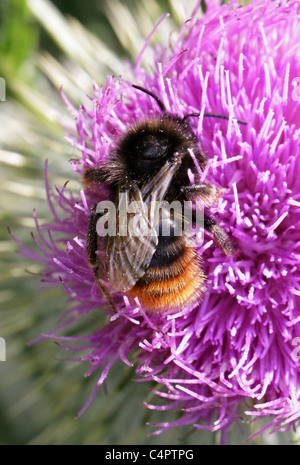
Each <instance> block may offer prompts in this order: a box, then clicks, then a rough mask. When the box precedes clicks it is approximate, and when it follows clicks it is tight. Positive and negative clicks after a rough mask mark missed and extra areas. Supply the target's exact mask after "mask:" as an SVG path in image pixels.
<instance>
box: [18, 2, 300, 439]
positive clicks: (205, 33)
mask: <svg viewBox="0 0 300 465" xmlns="http://www.w3.org/2000/svg"><path fill="white" fill-rule="evenodd" d="M298 9H299V2H297V1H291V2H281V3H280V5H278V4H277V3H276V2H258V1H254V2H253V3H252V4H251V5H248V6H244V7H242V8H237V4H236V3H235V2H233V3H231V4H230V5H223V6H222V7H220V8H210V9H209V10H208V11H207V12H206V14H205V16H204V17H203V18H201V19H200V20H197V19H196V13H194V14H193V15H192V17H191V20H190V21H188V22H186V23H185V24H184V25H183V26H182V29H181V31H180V33H179V37H178V39H177V40H176V42H175V43H174V44H171V45H170V46H169V48H167V47H165V46H162V45H158V46H156V47H155V48H154V49H153V50H152V53H153V63H154V65H153V68H152V72H151V74H149V73H148V72H146V71H145V70H144V69H143V67H142V65H141V63H142V53H143V51H142V53H141V55H140V56H139V57H138V58H137V61H136V66H135V68H134V69H131V70H129V73H130V75H133V76H134V81H135V83H138V84H139V85H141V86H143V87H145V88H147V89H149V90H151V91H153V92H155V94H157V95H159V97H160V98H161V100H162V101H163V102H164V105H165V106H166V108H167V110H168V111H169V112H170V113H173V114H178V115H180V116H184V115H185V114H187V113H195V112H200V113H201V116H200V117H199V118H198V119H196V120H194V121H193V122H192V125H193V130H194V131H195V133H196V134H197V136H198V138H199V145H200V147H201V150H202V151H203V152H204V153H205V154H206V156H207V158H208V159H209V162H208V164H207V167H206V169H205V172H203V173H202V174H201V175H202V179H207V180H209V181H210V182H213V183H214V184H216V185H217V186H219V187H222V188H224V189H225V192H224V194H223V196H222V198H220V199H219V201H218V203H217V205H215V207H214V212H215V214H217V215H218V216H219V219H220V222H221V224H222V225H223V226H224V227H225V228H226V229H227V230H228V231H230V234H231V235H232V237H233V238H235V239H236V240H237V241H238V243H239V246H240V250H241V254H240V256H239V257H236V258H226V257H224V255H223V254H222V252H221V251H220V250H219V249H218V248H217V247H216V246H215V245H214V243H213V241H212V240H211V237H209V236H208V235H205V242H204V244H203V246H202V247H200V248H199V249H198V254H199V256H202V257H203V260H204V264H205V272H206V275H207V290H206V293H205V295H204V297H202V298H201V299H199V301H198V302H197V303H196V304H193V305H191V306H187V307H185V308H182V309H181V310H180V311H178V312H177V313H172V314H163V315H153V314H151V315H149V314H147V313H145V311H144V310H143V308H142V307H141V306H140V305H139V302H138V301H137V302H136V304H135V305H134V306H133V305H132V304H131V303H130V302H129V300H128V299H127V298H126V297H125V296H123V295H121V294H119V295H117V296H116V297H115V305H116V308H117V312H116V313H113V312H112V311H111V309H110V308H109V307H107V302H106V300H105V298H104V297H103V296H102V295H101V294H100V293H99V291H98V289H97V287H96V285H95V282H94V277H93V270H92V269H91V268H90V267H89V264H88V260H87V254H86V236H87V228H88V217H89V214H90V210H91V207H92V206H93V205H94V204H95V202H97V201H100V200H102V199H104V198H106V197H107V192H106V191H105V189H104V186H103V188H102V186H99V192H97V193H96V194H95V193H90V192H84V191H83V190H81V192H80V196H78V197H76V196H74V195H71V194H69V193H68V190H67V186H66V185H65V186H63V187H62V188H58V189H57V192H56V193H55V194H54V193H53V192H52V190H51V189H50V186H49V184H48V181H47V167H46V176H45V178H46V191H47V197H48V202H49V206H50V209H51V212H52V214H53V223H52V224H49V225H47V226H46V228H45V227H43V228H42V227H41V226H40V225H39V223H38V220H37V218H36V216H35V217H34V219H35V222H36V228H37V236H38V238H39V241H38V240H37V239H35V237H34V241H35V244H36V246H37V247H38V249H39V253H37V252H33V251H31V250H29V249H27V248H24V247H23V253H24V254H25V255H27V256H28V257H31V258H32V259H34V260H41V261H42V262H43V263H44V264H45V272H44V275H43V279H44V280H46V281H47V282H48V283H50V284H53V285H55V284H60V285H63V287H64V289H65V291H66V293H67V294H68V295H69V301H70V302H72V307H71V309H70V310H68V312H67V313H66V315H65V316H66V318H65V320H64V322H63V323H62V324H61V325H60V327H59V328H58V329H57V330H56V331H53V332H52V333H51V334H46V335H43V338H47V337H48V338H54V339H55V340H57V341H59V342H60V344H61V345H62V346H63V347H65V348H67V349H74V350H86V351H87V352H88V353H87V355H83V356H79V357H78V358H77V360H80V361H86V362H88V363H89V364H90V365H91V367H90V369H89V371H88V372H87V375H90V374H91V373H93V372H95V371H97V372H98V373H99V378H98V382H97V384H96V386H95V389H94V391H93V392H92V394H91V397H90V399H89V400H88V402H87V403H86V404H85V406H84V408H83V409H82V411H81V412H80V413H83V411H84V410H86V409H87V408H88V407H89V405H90V403H91V401H92V400H93V398H94V397H95V395H96V393H97V390H98V389H99V387H100V386H102V384H103V382H104V381H105V380H106V378H107V376H108V374H109V370H110V368H111V367H112V365H113V364H114V363H115V361H116V360H117V359H121V360H122V361H123V362H124V364H126V365H128V366H133V365H134V364H137V365H136V368H135V370H136V374H137V375H138V380H139V381H144V382H153V381H154V382H155V383H156V384H157V386H156V387H155V388H154V389H153V393H154V394H155V395H156V396H157V398H158V405H156V404H146V405H147V407H148V408H149V409H157V410H160V411H165V412H166V413H165V415H166V417H165V418H166V420H165V421H164V422H163V423H160V424H156V425H154V426H155V427H156V429H155V432H154V434H158V433H161V432H163V431H165V430H168V429H170V428H172V427H174V426H176V425H193V426H194V427H195V428H199V429H208V430H210V431H216V430H220V431H222V433H223V437H224V440H225V437H226V434H227V432H228V429H229V426H230V425H231V424H232V422H234V421H235V420H237V419H238V418H239V416H240V415H241V411H242V416H243V418H244V419H247V418H248V419H249V418H250V419H255V418H257V417H268V418H269V423H268V426H271V427H272V429H271V430H272V431H275V430H277V429H279V430H284V429H288V428H290V427H292V426H295V425H297V423H298V421H299V416H300V399H299V395H300V394H299V374H300V373H299V360H298V358H299V357H298V356H297V351H296V352H295V348H297V346H295V342H296V343H297V340H298V338H299V336H300V330H299V320H300V313H299V303H300V285H299V271H300V254H299V252H300V250H299V246H300V233H299V226H300V215H299V207H300V203H299V202H300V197H299V195H300V180H299V178H298V177H297V171H298V170H297V168H298V167H299V163H300V149H299V137H300V132H299V118H300V116H299V115H300V111H299V98H298V97H297V96H298V94H297V92H296V91H297V88H296V87H294V85H295V83H296V84H297V82H298V81H297V78H298V76H299V75H300V55H299V52H298V51H297V46H298V35H299V34H298V33H299V15H298ZM62 97H63V99H64V101H65V103H66V105H67V107H68V109H69V110H70V112H71V114H72V116H73V118H74V120H75V128H76V131H71V130H69V132H68V135H67V139H68V140H69V141H70V142H71V143H72V144H73V146H74V147H75V148H76V149H77V150H78V153H80V156H79V158H78V159H76V160H72V161H71V166H72V168H73V169H74V171H75V172H76V173H77V174H78V177H80V176H81V174H82V172H83V170H84V169H85V168H88V167H93V166H96V167H98V166H101V165H102V164H103V163H104V162H105V161H106V160H109V159H110V156H111V153H112V151H113V150H114V148H115V144H116V141H117V140H118V138H119V137H120V136H121V135H122V134H123V133H124V131H126V128H128V127H129V126H130V124H132V123H133V122H135V121H137V120H139V119H140V118H142V117H144V116H145V115H146V116H151V115H153V114H155V113H156V112H157V108H156V107H155V106H154V103H153V101H151V99H149V98H148V97H147V96H146V95H143V94H141V93H139V92H137V91H136V90H134V89H133V88H132V86H131V81H130V79H126V78H125V77H123V78H119V79H117V78H114V77H109V78H108V79H107V81H106V83H105V85H104V86H102V87H99V86H98V84H97V83H94V95H93V96H91V97H90V105H89V106H88V105H84V106H81V107H80V108H79V109H77V108H75V107H74V106H73V105H72V104H71V103H70V102H69V100H68V99H67V97H66V96H65V94H64V93H63V92H62ZM205 111H209V112H213V113H219V114H228V115H229V121H221V120H219V119H210V118H207V119H205V118H204V117H203V114H204V112H205ZM236 118H238V119H240V120H244V121H246V122H247V126H246V127H241V126H239V124H238V123H237V121H236ZM58 210H60V213H59V212H58ZM53 233H55V237H57V234H58V239H56V238H54V234H53ZM20 247H22V244H21V243H20ZM105 308H106V315H107V317H108V319H107V321H106V322H105V323H103V325H102V326H100V325H99V328H95V332H94V333H93V334H92V335H86V334H85V335H83V336H82V337H77V338H72V337H66V336H64V335H63V334H62V335H61V332H62V333H63V331H64V330H65V328H66V327H68V326H69V325H72V323H73V322H74V321H78V320H79V321H80V320H82V321H84V318H85V316H86V315H87V314H89V313H91V312H98V313H99V314H100V315H101V312H102V314H104V311H105ZM99 318H100V317H99ZM102 320H103V318H102ZM78 341H80V347H78V346H76V343H77V342H78ZM171 412H176V413H177V412H180V415H179V416H177V417H176V419H175V420H173V421H172V420H171V419H170V416H171Z"/></svg>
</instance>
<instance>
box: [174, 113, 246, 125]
mask: <svg viewBox="0 0 300 465" xmlns="http://www.w3.org/2000/svg"><path fill="white" fill-rule="evenodd" d="M190 116H200V113H189V114H188V115H185V116H184V117H183V118H182V120H181V122H182V123H183V122H184V121H185V120H186V119H187V118H189V117H190ZM203 116H208V117H210V118H221V119H226V120H227V121H228V120H229V117H228V116H226V115H217V114H216V113H204V115H203ZM237 122H238V123H239V124H244V125H247V123H246V122H245V121H241V120H240V119H238V120H237Z"/></svg>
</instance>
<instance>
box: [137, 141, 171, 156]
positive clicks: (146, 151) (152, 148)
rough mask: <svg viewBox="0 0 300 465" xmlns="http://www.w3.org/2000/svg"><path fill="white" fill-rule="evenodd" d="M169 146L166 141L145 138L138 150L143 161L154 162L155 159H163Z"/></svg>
mask: <svg viewBox="0 0 300 465" xmlns="http://www.w3.org/2000/svg"><path fill="white" fill-rule="evenodd" d="M168 148H169V144H168V141H167V139H165V138H160V137H155V136H148V137H146V138H145V139H144V140H143V141H142V143H141V144H140V146H139V147H138V150H139V151H140V153H141V155H142V158H143V159H145V160H155V159H157V158H161V157H164V156H165V155H166V154H167V153H168Z"/></svg>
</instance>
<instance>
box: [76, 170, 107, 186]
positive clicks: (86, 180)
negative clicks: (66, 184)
mask: <svg viewBox="0 0 300 465" xmlns="http://www.w3.org/2000/svg"><path fill="white" fill-rule="evenodd" d="M105 179H106V172H105V171H104V170H103V169H102V168H87V169H86V170H85V171H84V172H83V175H82V179H81V182H82V184H83V185H84V187H85V188H87V189H89V190H91V191H92V192H98V190H99V185H100V184H102V183H103V182H105Z"/></svg>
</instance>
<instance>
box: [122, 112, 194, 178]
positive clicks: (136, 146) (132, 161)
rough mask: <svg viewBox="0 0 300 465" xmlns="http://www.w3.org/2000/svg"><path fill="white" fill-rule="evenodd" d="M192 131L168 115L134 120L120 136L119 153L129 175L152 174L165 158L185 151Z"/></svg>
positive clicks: (165, 160) (180, 154) (170, 157)
mask: <svg viewBox="0 0 300 465" xmlns="http://www.w3.org/2000/svg"><path fill="white" fill-rule="evenodd" d="M191 138H192V134H191V133H188V134H187V133H186V130H185V129H184V128H183V127H182V124H181V123H180V122H179V121H178V120H177V119H176V118H174V117H172V116H170V115H166V114H164V115H161V116H158V117H155V118H152V119H148V120H145V121H143V122H139V123H137V124H136V125H135V126H133V127H132V128H130V129H129V131H127V133H126V134H125V135H124V137H123V138H122V139H121V140H120V143H119V148H118V151H117V153H118V156H119V157H120V159H121V160H122V162H123V163H124V165H125V167H126V170H127V172H128V175H129V177H130V178H131V179H134V180H139V179H141V178H143V177H145V176H149V175H155V173H156V172H157V171H159V169H160V168H161V167H162V166H163V165H164V164H165V163H166V162H167V161H170V162H172V161H173V160H174V161H175V160H176V159H177V158H178V157H182V156H184V155H185V153H186V147H188V146H189V144H190V142H191Z"/></svg>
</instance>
